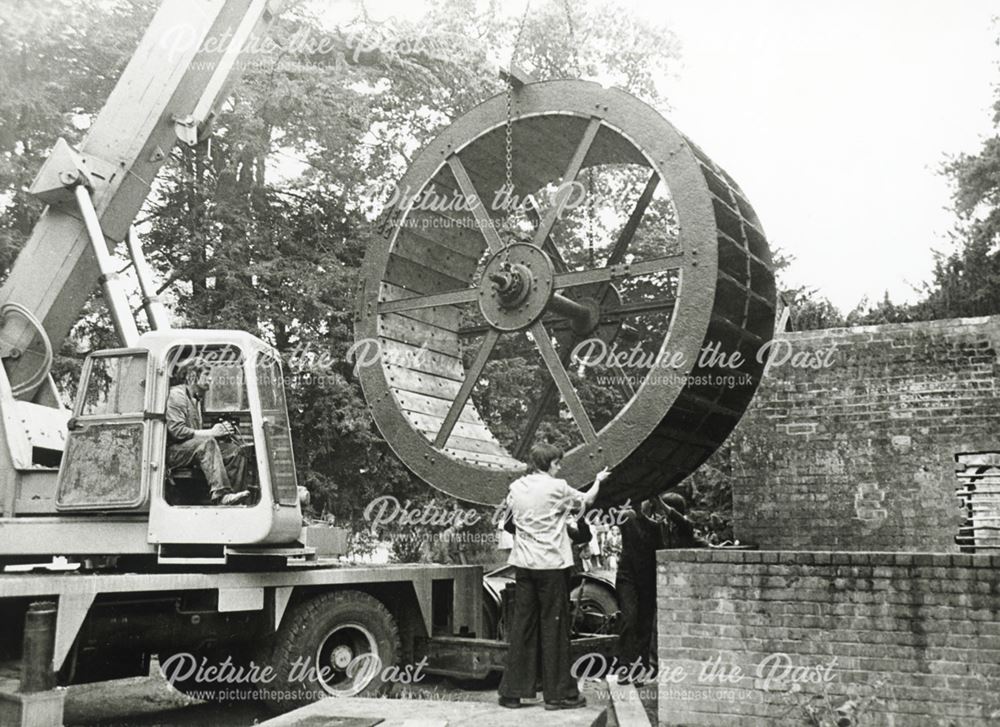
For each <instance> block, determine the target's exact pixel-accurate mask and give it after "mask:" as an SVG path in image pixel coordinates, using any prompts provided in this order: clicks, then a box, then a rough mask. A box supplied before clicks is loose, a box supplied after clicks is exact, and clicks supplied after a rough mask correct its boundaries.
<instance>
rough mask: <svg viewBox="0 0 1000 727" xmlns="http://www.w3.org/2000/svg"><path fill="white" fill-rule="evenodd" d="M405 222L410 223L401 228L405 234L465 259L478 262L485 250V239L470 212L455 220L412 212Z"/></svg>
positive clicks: (427, 212) (426, 212)
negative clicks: (443, 248)
mask: <svg viewBox="0 0 1000 727" xmlns="http://www.w3.org/2000/svg"><path fill="white" fill-rule="evenodd" d="M407 220H412V222H408V224H407V225H406V226H405V227H403V230H404V231H405V232H406V234H408V235H415V236H418V237H423V238H425V239H428V240H432V241H434V242H436V243H437V244H439V245H441V246H443V247H446V248H448V249H449V250H451V251H453V252H456V253H458V254H460V255H463V256H465V257H471V258H475V259H476V260H478V259H479V258H481V257H482V256H483V253H484V252H485V250H486V239H485V238H484V237H483V236H482V234H481V233H480V232H479V227H478V225H476V223H475V218H474V217H473V215H472V213H471V212H467V213H465V216H463V217H461V218H455V217H450V216H447V215H443V214H441V213H440V212H434V211H431V210H414V211H413V213H412V214H411V215H410V216H409V217H407ZM402 234H403V232H402V231H401V232H400V235H402Z"/></svg>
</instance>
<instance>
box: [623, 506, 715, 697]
mask: <svg viewBox="0 0 1000 727" xmlns="http://www.w3.org/2000/svg"><path fill="white" fill-rule="evenodd" d="M686 513H687V503H686V502H685V501H684V498H683V497H682V496H681V495H678V494H676V493H668V494H666V495H663V496H662V497H658V498H656V497H654V498H650V499H649V500H646V501H645V502H643V503H642V506H641V507H640V510H639V512H636V511H635V510H631V511H626V517H627V518H628V519H627V520H626V522H624V523H622V525H621V526H620V527H619V530H620V531H621V539H622V550H621V559H620V560H619V563H618V573H617V575H616V577H615V591H616V592H617V595H618V604H619V606H620V607H621V611H622V630H621V634H620V635H619V639H618V663H619V665H620V666H621V667H622V668H624V669H625V670H627V674H628V675H636V674H641V675H651V674H652V673H653V672H654V671H655V668H656V654H655V649H656V551H657V550H662V549H665V548H701V547H704V546H705V541H704V540H702V539H701V538H700V537H699V536H698V535H697V534H696V533H695V530H694V526H693V524H692V523H691V521H690V520H688V518H687V515H686ZM628 675H622V676H621V677H620V678H619V681H621V682H626V681H629V680H630V676H628Z"/></svg>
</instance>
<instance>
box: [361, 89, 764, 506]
mask: <svg viewBox="0 0 1000 727" xmlns="http://www.w3.org/2000/svg"><path fill="white" fill-rule="evenodd" d="M502 103H503V100H502V99H500V98H498V99H492V100H490V101H488V102H486V103H484V104H482V105H481V106H479V107H477V108H476V109H474V110H473V111H472V112H470V113H469V114H467V115H466V116H464V117H462V118H460V119H459V120H457V121H456V122H455V123H454V124H453V125H452V126H451V127H449V128H448V129H447V130H446V131H445V132H444V133H443V134H442V135H441V136H440V137H438V139H436V140H435V141H434V142H432V143H431V144H430V145H429V146H428V147H427V148H426V149H425V150H424V151H423V152H422V153H421V154H420V155H419V156H418V157H417V159H416V160H415V161H414V163H413V165H412V166H411V167H410V169H409V170H408V171H407V173H406V175H405V176H404V178H403V180H402V181H401V183H400V189H401V190H403V191H404V192H403V194H404V196H405V195H407V194H409V201H408V202H407V203H404V204H402V205H400V206H397V207H395V208H393V209H390V210H389V211H388V212H387V214H386V217H385V220H384V223H383V225H382V226H381V227H380V229H381V230H382V231H383V234H384V235H385V238H386V242H387V243H388V244H386V245H373V246H372V248H370V250H369V253H368V255H367V257H366V261H365V275H364V280H363V283H362V289H361V291H360V295H359V297H358V298H359V310H358V321H357V327H356V335H357V338H358V340H359V341H363V340H378V342H379V359H378V363H377V364H375V365H371V366H362V367H360V369H359V377H360V379H361V383H362V387H363V389H364V392H365V396H366V398H367V400H368V402H369V404H370V405H371V409H372V412H373V416H374V418H375V420H376V423H377V424H378V426H379V428H380V430H381V431H382V433H383V435H384V436H385V438H386V439H387V441H388V442H389V444H390V446H392V448H393V449H394V451H395V452H396V454H397V455H398V456H399V457H400V459H402V460H403V462H404V463H405V464H407V466H409V467H410V468H411V469H412V470H414V471H415V472H416V473H417V474H418V475H420V476H421V477H422V478H423V479H425V480H426V481H427V482H429V483H430V484H431V485H433V486H435V487H437V488H438V489H440V490H443V491H444V492H447V493H448V494H451V495H454V496H456V497H459V498H462V499H465V500H471V501H474V502H481V503H497V502H499V501H500V500H502V498H503V496H504V495H505V493H506V489H507V485H508V484H509V482H510V480H511V479H512V478H513V476H516V475H517V474H518V473H519V472H521V471H523V469H524V465H523V461H524V459H525V458H526V454H527V451H528V449H529V447H530V445H531V443H532V442H533V441H534V439H535V437H536V436H537V435H538V434H539V431H540V429H539V427H540V424H541V423H542V421H543V420H544V418H545V417H549V418H550V419H552V418H553V416H554V415H553V408H555V410H556V414H555V418H557V419H558V418H559V417H560V416H561V417H562V418H563V419H567V420H571V421H572V424H573V426H574V427H575V429H576V430H577V433H578V439H579V441H578V443H577V444H575V445H574V446H570V447H568V451H567V454H566V456H565V458H564V460H563V470H562V473H561V476H563V477H565V478H566V479H567V480H569V481H570V483H571V484H574V485H580V484H582V483H584V482H586V481H588V480H590V479H592V478H593V476H594V475H595V474H596V472H597V471H598V470H599V469H601V468H602V467H604V466H615V467H617V470H616V477H615V478H613V479H612V481H611V482H609V485H608V486H606V487H605V488H604V492H605V493H608V494H609V495H610V496H609V497H608V498H607V499H609V500H624V499H626V498H628V497H645V496H649V495H650V494H653V493H656V492H660V491H662V490H664V489H666V488H668V487H670V486H672V485H674V484H676V483H677V482H679V481H680V480H681V479H683V477H684V476H686V475H687V474H688V473H690V472H691V471H692V470H693V469H694V468H696V467H697V466H698V465H700V464H701V462H703V461H704V460H705V459H706V458H707V457H708V456H709V455H710V454H711V453H712V452H713V451H714V450H715V449H716V448H717V447H718V446H719V444H721V442H722V441H723V440H724V439H725V437H726V436H727V435H728V433H729V431H731V430H732V428H733V426H735V424H736V422H737V421H738V420H739V418H740V416H741V415H742V412H743V410H744V409H745V408H746V405H747V404H748V403H749V400H750V397H751V396H752V394H753V391H754V390H755V389H756V386H757V383H758V382H759V379H760V376H761V373H762V369H763V365H757V363H758V362H756V361H753V363H752V365H750V366H749V367H747V368H746V369H744V371H745V372H746V373H747V375H748V379H749V380H748V382H747V384H746V386H745V387H744V388H743V390H741V391H739V392H727V391H725V390H723V388H724V387H720V386H697V385H690V384H688V383H686V382H685V381H683V380H682V377H679V376H674V377H670V378H669V379H667V378H666V377H664V380H654V377H651V376H649V370H647V371H646V372H645V373H644V374H642V375H641V376H637V377H633V378H634V383H633V382H631V381H628V380H627V379H628V377H627V376H618V379H619V380H620V382H621V383H620V384H616V386H619V387H620V388H621V389H623V390H624V393H622V392H619V396H620V397H621V398H623V400H624V405H622V406H621V407H620V409H618V411H617V412H616V413H614V414H613V416H610V417H606V420H605V421H600V422H596V425H595V421H594V419H595V417H594V416H593V415H592V412H591V411H590V409H588V406H593V404H592V402H584V400H583V399H582V398H581V396H580V395H579V394H578V393H577V392H576V386H575V383H574V377H573V375H572V372H571V371H568V368H570V367H568V366H567V361H568V360H569V354H570V353H571V352H572V349H573V347H574V346H575V345H576V344H577V343H579V342H580V341H581V340H583V339H584V337H589V338H593V339H597V340H599V341H603V342H604V343H605V344H608V343H609V342H614V341H616V340H617V339H618V338H619V337H620V334H621V331H622V328H623V321H625V320H626V319H627V318H628V317H629V316H630V315H632V316H647V317H648V316H652V315H654V314H662V318H663V320H665V321H666V323H665V328H664V330H663V331H661V332H658V333H656V334H655V335H654V336H652V337H651V339H652V340H651V341H644V342H643V345H646V344H647V343H648V344H649V347H651V348H652V349H654V350H655V351H658V352H659V353H660V354H663V353H674V354H678V355H680V357H681V358H682V359H683V360H684V361H685V362H686V363H687V364H688V366H687V367H686V368H684V369H683V370H682V371H680V373H681V374H698V373H707V372H708V369H705V368H704V367H702V368H697V369H696V368H695V367H694V366H693V364H694V362H695V361H696V360H697V358H698V354H699V352H700V351H701V349H702V347H703V346H704V345H705V343H706V342H707V341H709V340H711V339H713V338H714V339H717V340H719V341H720V343H722V344H723V345H725V346H726V347H727V348H728V349H731V350H736V351H741V352H742V353H743V354H744V355H745V354H747V353H752V349H753V347H754V346H759V345H761V344H762V343H763V342H765V341H766V340H769V339H770V336H771V335H772V332H773V323H774V297H775V291H774V279H773V273H772V270H771V262H770V254H769V252H768V249H767V244H766V240H765V239H764V237H763V234H762V233H761V232H760V230H759V222H758V221H757V219H756V216H755V215H754V214H753V210H752V209H751V208H750V205H749V203H747V202H746V200H745V198H744V197H743V196H742V193H741V192H740V191H739V189H738V187H737V186H736V185H735V183H734V182H732V180H731V179H730V178H729V177H728V176H726V175H725V173H724V172H722V170H720V169H718V167H716V166H715V165H714V164H713V163H712V162H711V160H709V159H708V157H706V156H705V155H704V154H703V153H702V152H701V151H700V150H699V149H697V147H695V146H694V145H693V144H691V143H690V142H689V141H688V140H687V139H685V138H684V137H683V136H681V135H680V134H679V133H678V132H677V131H676V130H675V129H674V128H673V127H672V126H671V125H670V124H669V123H667V122H666V121H665V120H664V119H663V118H662V117H660V116H659V115H658V114H657V113H656V112H655V111H653V110H652V109H650V108H649V107H648V106H646V105H645V104H643V103H641V102H640V101H638V100H637V99H634V98H633V97H631V96H628V95H626V94H624V93H622V92H619V91H613V90H608V89H603V88H601V87H600V86H597V85H596V84H591V83H584V82H576V81H568V82H550V83H541V84H531V85H529V86H526V87H525V88H524V89H523V90H522V91H521V92H520V94H519V96H518V102H517V105H516V107H515V113H514V124H513V133H514V138H515V142H516V141H517V138H518V134H519V131H520V133H521V136H522V137H523V138H530V137H531V136H532V134H534V135H535V136H536V137H540V135H543V134H544V133H549V134H550V135H551V134H553V133H554V132H553V131H552V129H556V130H557V131H561V132H563V133H562V136H564V137H565V139H566V141H565V142H564V143H563V144H562V146H561V147H559V150H557V151H555V152H550V153H549V157H557V158H558V159H557V161H556V162H553V163H552V164H551V165H550V166H552V168H553V169H554V170H555V171H554V176H555V177H556V178H561V179H571V180H574V181H575V180H577V177H578V176H579V175H580V174H581V170H584V171H586V172H587V173H588V174H590V173H591V171H592V170H593V169H596V168H603V167H615V166H616V165H631V166H633V167H635V168H637V169H644V170H645V183H644V184H643V183H640V184H639V185H638V188H637V189H636V191H637V192H639V193H638V195H637V197H633V199H634V200H635V201H634V202H633V203H630V204H629V205H628V206H629V207H630V208H631V209H630V210H629V213H628V214H627V215H625V220H626V221H625V223H624V225H623V226H622V228H621V231H620V234H619V235H617V236H616V238H617V239H615V240H614V241H613V242H612V243H609V244H608V245H607V246H606V248H605V250H604V252H605V253H606V257H605V258H603V260H602V263H603V264H602V265H593V263H594V258H593V254H592V255H591V260H590V263H591V265H590V266H588V265H583V266H582V267H581V266H579V265H578V266H577V267H576V269H574V268H573V267H572V266H571V265H569V264H567V260H564V259H563V252H564V251H565V250H561V249H560V244H559V241H558V239H557V238H558V237H559V234H560V232H559V229H560V226H559V222H560V220H559V216H560V213H561V212H562V211H564V209H560V206H559V205H560V203H559V200H558V199H557V200H556V202H555V203H554V204H553V205H551V206H550V207H549V208H548V209H542V210H539V211H538V215H537V219H536V221H535V226H534V229H533V230H532V231H531V232H530V234H529V235H528V237H529V238H530V240H529V241H528V242H527V243H522V244H521V245H515V246H514V247H512V248H505V246H504V244H503V243H501V242H500V241H499V238H498V236H497V235H496V232H495V230H494V226H495V225H496V223H497V221H498V218H499V215H493V216H492V217H491V214H492V211H489V210H487V209H485V207H486V205H480V206H479V208H478V209H477V210H471V211H467V212H465V213H464V218H461V219H460V218H458V217H453V218H452V222H456V221H457V222H473V223H475V225H476V229H475V230H473V231H472V232H467V230H468V229H469V227H468V226H463V225H460V226H459V227H462V228H463V231H462V232H461V234H456V233H454V231H442V232H437V231H435V232H432V233H423V232H421V231H422V230H424V229H427V228H426V227H425V223H429V222H434V221H435V220H436V219H437V218H438V217H442V215H441V214H439V213H438V212H432V211H428V210H426V209H422V208H421V205H420V204H417V203H416V202H415V200H417V199H420V194H423V192H424V190H427V189H432V188H433V189H438V188H440V189H447V188H449V187H450V188H451V189H452V190H453V192H452V193H453V194H458V193H461V194H465V195H466V196H467V197H469V196H471V195H473V194H476V195H478V197H479V198H481V199H483V200H488V199H489V198H490V197H491V190H493V189H495V188H496V187H497V184H498V183H499V182H500V181H501V180H500V178H499V176H498V175H499V174H500V173H501V171H502V170H499V169H498V168H497V165H496V164H493V165H492V167H491V166H490V158H491V155H493V154H495V150H496V148H497V145H498V143H499V140H500V138H501V137H502V135H503V124H502V123H501V122H498V121H497V118H498V114H499V112H500V107H501V105H502ZM484 129H485V130H484ZM553 138H554V137H553ZM552 143H553V144H555V143H556V142H555V141H553V142H552ZM567 159H568V161H567ZM545 164H546V161H545V160H542V161H533V160H532V159H517V160H515V171H517V170H520V172H521V176H520V177H518V178H517V179H516V181H515V190H516V193H518V194H519V195H523V194H524V193H530V192H533V191H535V190H536V189H537V188H538V185H539V184H541V183H543V182H546V181H551V177H552V174H550V175H549V176H548V177H547V176H546V173H547V172H548V171H552V170H547V169H546V167H545ZM501 166H502V165H501ZM410 190H412V191H415V192H417V193H418V194H416V195H413V194H410ZM661 192H667V193H668V195H669V198H668V200H667V202H666V205H667V206H668V207H669V208H671V209H672V210H673V214H674V215H675V218H676V222H677V225H678V227H679V232H678V235H677V238H676V240H674V241H672V243H673V246H672V248H671V249H668V250H662V249H661V250H659V251H658V254H649V255H646V256H645V258H643V257H642V256H640V257H639V258H636V256H635V252H636V248H635V246H634V245H633V243H634V242H635V241H636V233H637V231H638V230H640V228H641V226H642V225H643V224H645V221H644V215H646V212H647V210H648V209H649V208H650V206H651V204H653V203H654V200H655V199H656V196H657V194H658V193H661ZM654 206H655V205H654ZM479 230H484V232H481V233H480V232H479ZM592 251H593V248H591V252H592ZM521 252H523V253H524V254H523V255H522V254H521ZM654 252H656V251H654ZM508 255H509V257H510V258H511V259H510V261H509V262H510V263H511V264H510V266H509V268H507V269H505V270H501V269H499V267H498V265H497V261H498V260H501V256H503V257H507V256H508ZM442 270H443V271H445V272H444V273H442V272H440V271H442ZM525 271H527V272H525ZM446 273H447V274H446ZM503 276H506V278H504V277H503ZM640 276H654V277H655V276H661V280H666V282H660V283H658V288H657V289H658V290H660V291H661V293H662V294H661V295H659V297H656V296H653V297H652V298H650V297H649V296H645V297H644V298H643V299H641V300H629V299H628V298H627V296H625V295H624V293H625V292H627V287H628V284H629V281H631V280H633V279H637V278H639V277H640ZM515 278H516V280H515ZM654 287H655V286H654ZM504 293H508V294H509V298H510V299H509V300H507V301H503V300H498V298H502V297H503V294H504ZM484 301H486V302H485V303H484ZM463 306H464V308H463ZM470 309H471V310H473V311H474V312H477V313H478V318H479V321H478V323H471V324H470V323H469V321H468V320H463V316H464V317H466V318H467V317H468V316H467V311H468V310H470ZM463 311H465V312H463ZM525 332H527V333H528V334H530V336H528V335H525ZM515 334H516V335H521V336H523V337H524V338H526V339H529V340H530V342H531V343H532V344H534V346H535V348H536V349H537V354H536V355H537V359H538V361H539V362H540V363H539V365H538V370H539V371H542V372H543V373H547V374H548V376H549V381H548V382H546V383H544V384H543V385H542V386H541V388H539V389H538V390H536V391H535V393H536V394H537V395H536V396H533V397H532V401H531V402H530V406H528V407H527V409H526V411H525V412H524V417H523V429H522V430H521V431H520V432H519V433H517V435H516V436H506V437H505V435H504V434H498V433H497V432H496V431H494V428H493V423H492V422H491V421H490V419H489V415H488V414H482V413H481V412H480V408H482V397H483V395H482V394H479V397H480V399H479V400H477V397H476V395H475V392H476V390H477V389H478V388H479V387H478V385H479V384H481V380H482V379H483V378H484V374H485V375H486V376H485V378H488V377H489V372H490V368H489V366H490V365H491V364H492V363H494V361H493V360H491V357H492V356H493V355H494V352H495V349H498V347H499V348H502V347H503V345H504V340H505V338H506V339H509V337H510V336H512V335H515ZM463 335H464V336H466V337H469V336H482V341H481V342H480V343H473V344H470V345H465V343H464V341H460V340H459V339H461V338H462V336H463ZM553 339H554V340H553ZM421 347H424V348H425V350H426V351H427V352H429V356H428V359H427V361H425V362H422V363H421V364H417V365H414V366H409V364H406V363H404V364H403V365H397V364H398V361H399V359H400V358H403V359H405V358H406V357H407V356H412V355H413V352H414V350H417V349H420V348H421ZM463 356H464V360H463ZM751 358H752V356H751ZM428 362H429V363H428ZM703 369H704V370H703ZM612 370H613V368H612ZM619 373H622V372H619ZM553 400H554V401H555V402H556V406H555V407H553ZM556 426H558V422H557V425H556Z"/></svg>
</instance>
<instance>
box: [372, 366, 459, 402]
mask: <svg viewBox="0 0 1000 727" xmlns="http://www.w3.org/2000/svg"><path fill="white" fill-rule="evenodd" d="M385 373H386V379H387V380H388V382H389V386H391V387H392V388H393V389H398V390H399V391H412V392H416V393H419V394H423V395H424V396H433V397H436V398H438V399H444V400H447V401H454V400H455V396H457V395H458V390H459V388H460V387H461V385H462V384H461V382H460V381H456V380H454V379H450V378H447V377H444V376H437V375H434V374H428V373H426V372H423V371H415V370H413V369H409V368H406V367H403V366H393V365H388V366H386V367H385Z"/></svg>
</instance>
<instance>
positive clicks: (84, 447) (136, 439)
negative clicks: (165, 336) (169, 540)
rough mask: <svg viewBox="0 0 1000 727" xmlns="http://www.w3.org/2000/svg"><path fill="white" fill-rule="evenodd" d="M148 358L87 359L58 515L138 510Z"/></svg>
mask: <svg viewBox="0 0 1000 727" xmlns="http://www.w3.org/2000/svg"><path fill="white" fill-rule="evenodd" d="M147 367H148V359H147V356H146V354H145V352H137V351H120V350H117V351H106V352H99V353H95V354H93V355H92V356H90V357H89V358H88V359H87V362H86V364H84V367H83V375H82V379H81V381H80V393H79V395H78V397H77V402H76V407H75V412H74V414H75V416H74V419H73V420H71V421H72V424H71V431H70V436H69V439H68V441H67V443H66V450H65V453H64V454H63V461H62V469H61V471H60V473H59V483H58V486H57V489H56V508H57V509H58V510H87V509H102V510H106V509H127V508H133V507H137V506H139V505H140V504H141V502H142V499H143V497H144V493H143V490H142V464H143V461H142V457H143V431H144V424H143V421H144V420H143V411H144V409H145V400H146V378H147V373H148V368H147Z"/></svg>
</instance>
